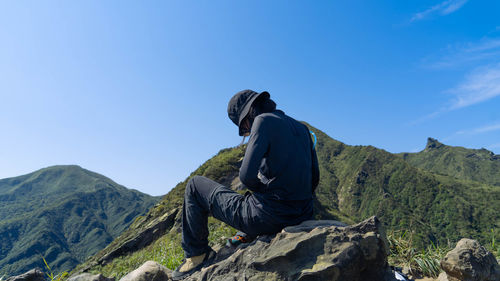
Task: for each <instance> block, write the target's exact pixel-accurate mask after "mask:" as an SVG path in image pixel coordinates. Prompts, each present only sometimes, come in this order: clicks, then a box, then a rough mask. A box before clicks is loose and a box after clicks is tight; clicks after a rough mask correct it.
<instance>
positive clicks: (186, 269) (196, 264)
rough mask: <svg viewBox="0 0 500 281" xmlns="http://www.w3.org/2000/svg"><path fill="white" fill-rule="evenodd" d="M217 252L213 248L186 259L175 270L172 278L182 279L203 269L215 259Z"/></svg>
mask: <svg viewBox="0 0 500 281" xmlns="http://www.w3.org/2000/svg"><path fill="white" fill-rule="evenodd" d="M215 255H216V253H215V252H214V250H213V249H212V248H210V249H209V250H208V252H206V253H204V254H201V255H199V256H195V257H190V258H187V259H184V261H183V262H182V263H181V265H179V266H178V267H177V268H176V269H175V271H174V272H172V280H181V279H184V278H186V277H188V276H189V275H191V274H193V273H195V272H196V271H198V270H200V269H202V268H203V267H204V266H206V265H208V264H210V263H211V262H212V261H213V260H214V259H215Z"/></svg>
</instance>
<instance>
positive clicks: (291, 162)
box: [172, 90, 319, 280]
mask: <svg viewBox="0 0 500 281" xmlns="http://www.w3.org/2000/svg"><path fill="white" fill-rule="evenodd" d="M227 110H228V115H229V118H230V119H231V121H233V123H234V124H236V125H237V126H238V130H239V135H240V136H250V138H249V141H248V145H247V149H246V151H245V157H244V158H243V162H242V164H241V168H240V174H239V177H240V180H241V183H242V185H243V186H244V187H246V188H247V189H249V190H251V191H252V192H247V193H246V194H245V195H241V194H238V193H237V192H235V191H233V190H231V189H229V188H227V187H225V186H223V185H221V184H218V183H216V182H214V181H212V180H210V179H208V178H205V177H201V176H195V177H193V178H192V179H191V180H190V181H189V182H188V184H187V185H186V191H185V195H184V206H183V213H182V214H183V217H182V248H183V249H184V252H185V256H186V259H185V261H184V262H183V263H182V264H181V265H180V266H179V267H178V268H177V269H176V270H175V271H174V272H173V274H172V277H173V279H174V280H179V279H182V278H184V277H186V276H188V275H190V274H192V273H193V272H195V271H197V270H199V269H201V268H202V267H203V266H205V265H206V264H208V263H210V262H211V260H212V259H213V258H214V257H215V252H214V251H213V250H212V249H211V248H210V247H209V246H208V226H207V220H208V216H209V215H210V214H211V215H212V216H213V217H215V218H217V219H219V220H221V221H223V222H225V223H227V224H229V225H231V226H232V227H234V228H236V229H238V230H241V231H243V232H245V233H246V234H247V235H248V236H249V237H256V236H257V235H261V234H272V233H277V232H279V231H280V230H281V229H282V228H284V227H286V226H288V225H295V224H299V223H301V222H302V221H304V220H308V219H311V217H312V214H313V193H314V190H315V189H316V187H317V185H318V182H319V169H318V159H317V157H316V151H315V150H314V147H313V143H312V140H311V137H310V134H309V129H308V128H307V127H306V126H305V125H304V124H302V123H300V122H298V121H296V120H295V119H293V118H291V117H289V116H287V115H286V114H285V113H284V112H283V111H281V110H276V104H275V103H274V101H272V100H271V99H270V95H269V93H268V92H262V93H257V92H254V91H252V90H243V91H240V92H238V93H236V94H235V95H234V96H233V97H232V98H231V100H230V101H229V105H228V109H227Z"/></svg>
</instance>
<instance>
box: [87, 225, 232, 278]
mask: <svg viewBox="0 0 500 281" xmlns="http://www.w3.org/2000/svg"><path fill="white" fill-rule="evenodd" d="M208 229H209V231H210V233H209V236H208V241H209V245H210V246H211V247H213V246H215V245H218V244H219V245H220V244H224V243H225V242H226V239H227V238H229V237H231V236H232V235H234V233H235V232H236V230H235V229H234V228H232V227H230V226H228V225H226V224H224V223H222V222H220V221H218V220H216V219H214V218H212V217H210V218H209V220H208ZM183 259H184V251H183V250H182V247H181V234H180V233H176V232H175V231H171V232H169V233H167V234H166V235H164V236H163V237H161V238H159V239H158V240H156V241H155V242H153V243H152V244H151V245H149V246H147V247H146V248H144V249H141V250H139V251H136V252H134V253H131V254H129V255H126V256H122V257H118V258H115V259H114V260H113V261H112V262H111V263H109V264H107V265H105V266H96V267H94V268H92V269H91V270H90V272H91V273H94V274H97V273H100V274H102V275H104V276H107V277H114V278H115V279H116V280H119V279H120V278H122V277H123V276H125V275H126V274H127V273H129V272H131V271H133V270H135V269H137V268H138V267H140V266H141V265H142V264H144V263H145V262H146V261H155V262H157V263H159V264H161V265H163V266H165V267H166V268H168V269H171V270H174V269H175V268H177V267H178V266H179V265H180V264H181V263H182V260H183Z"/></svg>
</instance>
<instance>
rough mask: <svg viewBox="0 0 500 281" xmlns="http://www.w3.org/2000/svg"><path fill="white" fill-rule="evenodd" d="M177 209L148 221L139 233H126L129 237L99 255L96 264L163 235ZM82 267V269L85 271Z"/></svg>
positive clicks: (142, 246) (105, 261) (136, 248)
mask: <svg viewBox="0 0 500 281" xmlns="http://www.w3.org/2000/svg"><path fill="white" fill-rule="evenodd" d="M177 213H179V209H174V210H172V211H170V212H168V213H166V214H164V215H163V216H160V217H159V218H156V219H154V220H153V221H151V222H148V223H147V225H145V226H144V227H143V229H142V230H141V231H140V232H139V233H126V234H129V235H130V237H128V238H127V239H124V241H123V242H122V243H120V244H118V245H114V247H113V248H112V249H110V250H109V252H108V253H107V254H105V255H104V256H103V257H101V258H100V259H99V260H98V262H97V264H102V265H105V264H107V263H109V262H110V261H112V260H113V259H114V258H116V257H119V256H123V255H126V254H128V253H132V252H135V251H137V250H139V249H142V248H144V247H146V246H147V245H149V244H151V242H153V241H155V240H156V239H158V238H159V237H161V236H162V235H164V234H165V233H166V232H167V231H168V230H169V229H170V228H171V227H172V225H173V224H174V222H175V218H176V216H177ZM85 270H87V269H84V270H82V271H85Z"/></svg>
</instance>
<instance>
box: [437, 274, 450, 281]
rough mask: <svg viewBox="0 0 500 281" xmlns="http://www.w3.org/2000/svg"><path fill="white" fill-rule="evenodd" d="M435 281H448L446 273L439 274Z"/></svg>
mask: <svg viewBox="0 0 500 281" xmlns="http://www.w3.org/2000/svg"><path fill="white" fill-rule="evenodd" d="M437 281H449V280H448V275H446V272H441V273H440V274H439V276H438V279H437Z"/></svg>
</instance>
